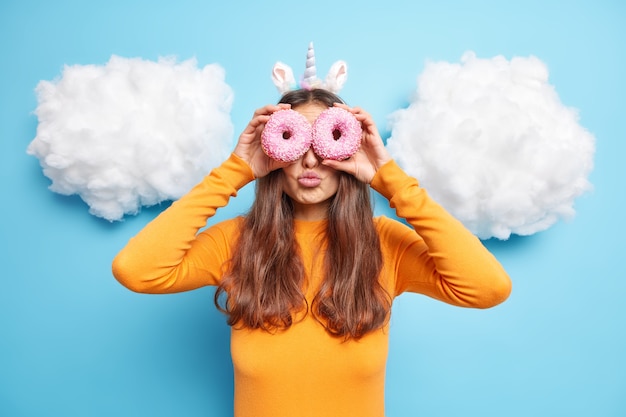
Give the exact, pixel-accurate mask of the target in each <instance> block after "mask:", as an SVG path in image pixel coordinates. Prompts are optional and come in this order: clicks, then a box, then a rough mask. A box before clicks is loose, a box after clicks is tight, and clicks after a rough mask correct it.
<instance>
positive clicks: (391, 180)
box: [371, 161, 511, 308]
mask: <svg viewBox="0 0 626 417" xmlns="http://www.w3.org/2000/svg"><path fill="white" fill-rule="evenodd" d="M371 186H372V188H373V189H375V190H376V191H378V192H379V193H380V194H382V195H383V196H384V197H385V198H387V199H388V200H389V203H390V206H391V207H392V208H394V209H395V210H396V214H397V215H398V216H399V217H401V218H404V219H406V221H407V222H408V223H409V224H410V225H411V226H412V228H410V227H408V226H405V225H404V224H402V223H400V222H397V221H393V220H391V219H380V220H379V230H380V236H381V241H382V245H383V247H387V249H386V250H387V251H388V252H389V253H388V254H387V259H386V261H387V262H388V263H391V265H387V268H392V269H393V271H392V272H391V274H392V275H394V276H395V292H396V295H398V294H401V293H402V292H405V291H409V292H415V293H421V294H424V295H427V296H430V297H433V298H436V299H438V300H442V301H445V302H447V303H450V304H454V305H457V306H464V307H476V308H488V307H492V306H495V305H497V304H499V303H501V302H503V301H504V300H505V299H506V298H507V297H508V296H509V294H510V291H511V280H510V278H509V276H508V274H507V273H506V272H505V270H504V268H503V267H502V266H501V265H500V263H499V262H498V261H497V260H496V258H495V257H494V256H493V255H492V254H491V253H490V252H489V251H488V250H487V249H486V248H485V247H484V246H483V244H482V242H481V241H480V240H479V239H478V238H477V237H476V236H474V235H473V234H472V233H471V232H470V231H469V230H467V229H466V228H465V227H464V226H463V224H462V223H461V222H459V221H458V220H457V219H455V218H454V217H453V216H452V215H451V214H449V213H448V212H447V211H446V210H445V209H444V208H443V207H441V206H440V205H439V204H438V203H436V202H435V201H434V200H433V199H432V198H431V197H430V196H429V195H428V193H427V192H426V190H425V189H423V188H421V187H420V186H419V184H418V182H417V180H416V179H415V178H412V177H410V176H408V175H407V174H406V173H405V172H404V171H403V170H402V169H401V168H400V167H399V166H398V165H397V164H396V163H395V162H394V161H390V162H388V163H387V164H385V165H384V166H383V167H381V169H379V171H378V172H377V174H376V175H375V177H374V179H373V180H372V183H371Z"/></svg>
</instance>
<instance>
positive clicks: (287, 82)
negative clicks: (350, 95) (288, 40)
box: [272, 42, 348, 94]
mask: <svg viewBox="0 0 626 417" xmlns="http://www.w3.org/2000/svg"><path fill="white" fill-rule="evenodd" d="M347 78H348V64H346V63H345V61H336V62H335V63H334V64H333V65H332V66H331V67H330V70H329V71H328V74H327V75H326V79H325V80H324V82H322V81H321V80H320V79H319V78H317V68H316V67H315V50H314V49H313V42H311V43H309V49H308V51H307V54H306V66H305V69H304V74H303V76H302V80H301V81H300V86H299V88H305V89H307V90H312V89H314V88H323V89H325V90H328V91H331V92H333V93H338V92H339V91H340V90H341V89H342V88H343V85H344V84H345V83H346V80H347ZM272 81H273V82H274V85H275V86H276V88H277V89H278V91H279V92H280V93H281V94H285V93H286V92H288V91H291V90H295V89H296V88H298V86H297V84H296V79H295V77H294V76H293V70H292V69H291V67H290V66H289V65H287V64H283V63H282V62H280V61H279V62H277V63H276V64H274V68H273V69H272Z"/></svg>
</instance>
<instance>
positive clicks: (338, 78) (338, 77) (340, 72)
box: [325, 61, 348, 93]
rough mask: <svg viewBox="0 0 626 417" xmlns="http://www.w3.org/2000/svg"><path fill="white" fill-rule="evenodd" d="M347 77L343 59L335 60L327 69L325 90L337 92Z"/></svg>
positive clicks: (346, 68)
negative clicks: (328, 69)
mask: <svg viewBox="0 0 626 417" xmlns="http://www.w3.org/2000/svg"><path fill="white" fill-rule="evenodd" d="M347 79H348V64H346V63H345V61H337V62H335V63H334V64H333V65H332V66H331V67H330V71H328V75H327V76H326V81H325V87H326V89H327V90H329V91H331V92H333V93H338V92H339V90H341V89H342V88H343V85H344V84H345V83H346V80H347Z"/></svg>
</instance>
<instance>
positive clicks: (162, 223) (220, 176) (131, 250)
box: [113, 105, 285, 293]
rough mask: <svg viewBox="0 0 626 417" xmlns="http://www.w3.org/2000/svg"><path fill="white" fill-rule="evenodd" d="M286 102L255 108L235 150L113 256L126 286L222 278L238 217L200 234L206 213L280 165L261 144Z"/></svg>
mask: <svg viewBox="0 0 626 417" xmlns="http://www.w3.org/2000/svg"><path fill="white" fill-rule="evenodd" d="M284 107H285V105H281V106H274V105H268V106H265V107H263V108H260V109H258V110H256V111H255V113H254V115H253V117H252V119H251V120H250V122H249V123H248V125H247V126H246V128H245V129H244V131H243V133H242V134H241V135H240V137H239V141H238V143H237V146H236V147H235V150H234V152H233V154H232V155H231V156H230V157H229V158H228V159H227V160H226V161H225V162H224V163H223V164H222V165H221V166H219V167H217V168H216V169H214V170H213V171H212V172H211V173H210V174H209V175H207V176H206V177H205V178H204V179H203V181H202V182H201V183H200V184H198V185H197V186H195V187H194V188H193V189H192V190H191V191H190V192H189V193H188V194H186V195H185V196H183V197H182V198H181V199H179V200H178V201H176V202H174V203H173V204H172V205H171V206H170V207H169V208H168V209H167V210H165V211H164V212H163V213H161V214H160V215H159V216H158V217H157V218H155V219H154V220H153V221H152V222H150V223H149V224H148V225H147V226H146V227H145V228H144V229H142V230H141V231H140V232H139V233H138V234H137V235H136V236H135V237H133V238H132V239H130V241H129V242H128V244H127V245H126V247H124V248H123V249H122V250H121V251H120V252H119V254H118V255H117V256H116V257H115V259H114V260H113V275H114V276H115V277H116V278H117V280H118V281H120V283H122V284H123V285H124V286H126V287H127V288H129V289H131V290H133V291H137V292H146V293H166V292H179V291H186V290H191V289H194V288H198V287H201V286H205V285H215V284H217V283H218V281H219V279H220V277H221V273H222V272H223V270H222V267H223V264H224V262H226V261H227V260H228V257H229V248H230V246H231V244H232V242H233V240H234V238H236V236H237V230H236V226H237V222H236V221H231V222H226V223H224V224H221V225H219V227H215V226H214V227H212V228H210V229H209V230H208V231H205V232H203V233H202V234H200V235H198V231H199V230H200V229H201V228H203V227H205V226H206V222H207V219H209V218H210V217H212V216H213V215H214V214H215V212H216V210H217V209H218V208H220V207H223V206H225V205H226V204H227V203H228V201H229V199H230V198H231V197H232V196H235V195H236V194H237V191H238V190H239V189H240V188H242V187H243V186H244V185H246V184H248V183H249V182H251V181H252V180H254V179H255V178H258V177H261V176H264V175H266V174H267V173H269V172H270V171H271V170H274V169H276V168H278V167H279V165H278V163H277V162H275V161H273V160H270V159H269V158H268V157H267V156H266V155H265V154H264V153H263V151H262V149H261V146H260V132H261V131H262V130H263V127H264V125H265V123H266V122H267V119H268V118H269V115H270V114H271V113H273V112H274V111H276V110H278V109H280V108H284Z"/></svg>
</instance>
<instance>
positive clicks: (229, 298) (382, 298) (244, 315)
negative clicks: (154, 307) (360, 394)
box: [215, 89, 391, 339]
mask: <svg viewBox="0 0 626 417" xmlns="http://www.w3.org/2000/svg"><path fill="white" fill-rule="evenodd" d="M279 102H280V103H289V104H291V105H292V108H296V107H297V106H298V105H302V104H306V103H319V104H324V105H326V106H328V107H331V106H332V105H333V103H337V102H343V101H342V100H341V99H340V98H339V97H338V96H337V95H335V94H333V93H330V92H329V91H326V90H322V89H313V90H296V91H291V92H289V93H287V94H285V95H284V96H283V97H282V98H281V100H280V101H279ZM372 217H373V211H372V205H371V201H370V191H369V186H368V185H367V184H365V183H362V182H360V181H359V180H357V179H356V178H354V177H353V176H352V175H350V174H347V173H344V172H340V179H339V187H338V189H337V193H336V194H335V195H334V196H333V197H332V200H331V203H330V206H329V209H328V222H327V229H326V233H325V249H326V251H325V257H324V273H325V275H324V279H323V281H322V284H321V286H320V288H319V290H318V292H317V294H316V295H315V297H314V299H313V301H312V304H311V306H310V312H311V313H312V314H313V315H314V317H315V318H316V319H317V320H318V321H319V322H320V323H321V324H322V325H323V326H324V327H325V328H326V330H327V331H328V332H329V333H330V334H331V335H333V336H337V337H344V338H346V339H350V338H353V339H359V338H361V337H362V336H363V335H365V334H366V333H368V332H370V331H372V330H375V329H378V328H381V327H382V326H384V325H385V323H386V321H387V319H388V316H389V311H390V309H391V300H390V297H389V295H388V294H387V292H386V291H385V289H384V288H383V287H382V286H381V285H380V283H379V274H380V272H381V269H382V263H383V261H382V253H381V250H380V241H379V238H378V234H377V232H376V229H375V227H374V222H373V219H372ZM303 284H304V268H303V265H302V261H301V259H300V256H299V247H298V244H297V242H296V239H295V232H294V206H293V203H292V201H291V199H290V197H288V196H287V195H286V194H285V193H284V192H283V172H282V170H281V169H279V170H276V171H273V172H271V173H270V174H268V175H266V176H265V177H262V178H259V179H257V181H256V198H255V200H254V203H253V204H252V207H251V209H250V211H249V212H248V214H247V215H246V216H245V218H244V219H243V221H242V226H241V234H240V236H239V239H238V242H237V244H236V246H235V249H234V253H233V257H232V259H231V260H230V263H229V268H228V272H227V274H226V275H225V277H224V280H223V281H222V283H221V285H220V286H219V287H218V288H217V291H216V293H215V304H216V305H217V307H218V309H220V310H221V311H222V312H224V313H225V314H226V315H227V316H228V324H229V325H231V326H240V327H247V328H251V329H263V330H266V331H275V330H279V329H287V328H289V327H290V326H291V325H292V324H293V322H294V316H295V315H296V314H297V313H298V312H303V311H304V312H305V313H308V312H309V306H308V303H307V300H306V298H305V295H304V293H303Z"/></svg>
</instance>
